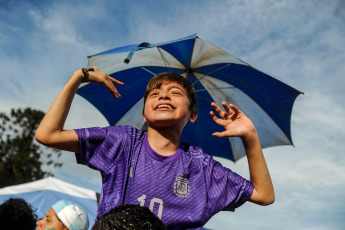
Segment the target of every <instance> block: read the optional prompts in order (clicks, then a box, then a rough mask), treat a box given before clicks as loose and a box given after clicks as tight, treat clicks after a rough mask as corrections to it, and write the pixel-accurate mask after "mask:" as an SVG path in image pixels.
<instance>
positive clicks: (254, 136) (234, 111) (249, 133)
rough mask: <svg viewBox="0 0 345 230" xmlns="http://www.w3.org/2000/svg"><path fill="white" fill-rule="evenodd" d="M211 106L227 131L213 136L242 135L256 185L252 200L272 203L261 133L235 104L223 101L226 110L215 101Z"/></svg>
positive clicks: (251, 174)
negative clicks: (260, 138) (259, 133)
mask: <svg viewBox="0 0 345 230" xmlns="http://www.w3.org/2000/svg"><path fill="white" fill-rule="evenodd" d="M211 106H212V107H213V108H214V109H215V110H216V112H217V113H218V114H219V116H220V117H221V118H218V117H217V116H216V115H215V114H214V113H213V112H212V111H211V112H210V115H211V117H212V119H213V120H214V121H215V122H216V123H217V124H219V125H222V126H223V127H224V128H225V131H223V132H216V133H213V136H216V137H241V139H242V142H243V145H244V148H245V150H246V154H247V158H248V164H249V171H250V181H251V182H252V183H253V185H254V191H253V194H252V196H251V198H250V201H252V202H254V203H256V204H260V205H269V204H272V203H273V202H274V199H275V196H274V189H273V184H272V180H271V177H270V174H269V171H268V168H267V165H266V161H265V158H264V155H263V153H262V148H261V144H260V140H259V135H258V133H257V131H256V129H255V127H254V125H253V123H252V122H251V121H250V119H249V118H248V117H246V116H245V115H244V114H243V113H242V112H241V111H240V110H239V109H238V108H237V107H236V106H234V105H231V104H230V105H229V106H228V105H227V104H226V103H225V102H222V106H223V107H224V110H225V112H224V111H223V110H221V109H220V108H219V107H218V106H217V105H216V104H215V103H214V102H212V104H211Z"/></svg>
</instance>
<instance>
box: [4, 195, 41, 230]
mask: <svg viewBox="0 0 345 230" xmlns="http://www.w3.org/2000/svg"><path fill="white" fill-rule="evenodd" d="M36 221H37V215H36V214H35V212H34V210H33V209H32V207H31V205H30V204H28V203H27V202H26V201H25V200H23V199H20V198H10V199H8V200H6V201H5V202H4V203H2V204H1V205H0V224H1V226H2V227H3V229H22V230H34V229H35V228H36Z"/></svg>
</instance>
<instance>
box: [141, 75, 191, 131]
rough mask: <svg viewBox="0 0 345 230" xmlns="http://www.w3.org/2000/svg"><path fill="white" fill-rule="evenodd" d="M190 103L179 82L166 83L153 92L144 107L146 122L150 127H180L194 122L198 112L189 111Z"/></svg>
mask: <svg viewBox="0 0 345 230" xmlns="http://www.w3.org/2000/svg"><path fill="white" fill-rule="evenodd" d="M189 106H190V102H189V99H188V96H187V93H186V91H185V90H184V88H183V87H182V86H181V85H180V84H179V83H177V82H164V83H163V84H162V85H161V87H160V88H158V89H154V90H152V91H151V92H150V93H149V94H148V96H147V99H146V102H145V107H144V113H143V117H144V122H145V123H146V122H147V124H148V126H149V127H157V128H160V127H161V128H164V127H169V126H170V127H179V128H180V129H181V132H182V129H183V127H184V126H185V125H186V124H187V122H194V121H195V120H196V118H197V114H196V112H194V113H192V111H191V110H190V109H189Z"/></svg>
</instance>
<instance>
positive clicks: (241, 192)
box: [206, 157, 254, 213]
mask: <svg viewBox="0 0 345 230" xmlns="http://www.w3.org/2000/svg"><path fill="white" fill-rule="evenodd" d="M206 181H207V186H208V188H207V189H208V206H209V208H210V210H213V211H214V212H215V213H216V212H217V211H219V210H226V211H235V208H238V207H240V206H241V205H242V204H244V203H245V202H246V201H247V200H249V198H250V197H251V195H252V193H253V191H254V186H253V184H252V183H251V182H250V181H249V180H247V179H245V178H243V177H242V176H240V175H238V174H236V173H235V172H233V171H231V170H230V169H228V168H225V167H223V166H222V165H221V164H220V163H219V162H217V161H215V160H214V159H213V158H212V157H210V159H209V162H208V167H207V173H206Z"/></svg>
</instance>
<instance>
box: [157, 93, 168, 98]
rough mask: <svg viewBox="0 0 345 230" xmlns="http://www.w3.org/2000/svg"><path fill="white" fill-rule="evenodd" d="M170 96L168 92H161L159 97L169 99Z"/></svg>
mask: <svg viewBox="0 0 345 230" xmlns="http://www.w3.org/2000/svg"><path fill="white" fill-rule="evenodd" d="M169 98H170V97H169V94H167V93H164V92H163V93H161V94H160V97H159V99H169Z"/></svg>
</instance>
